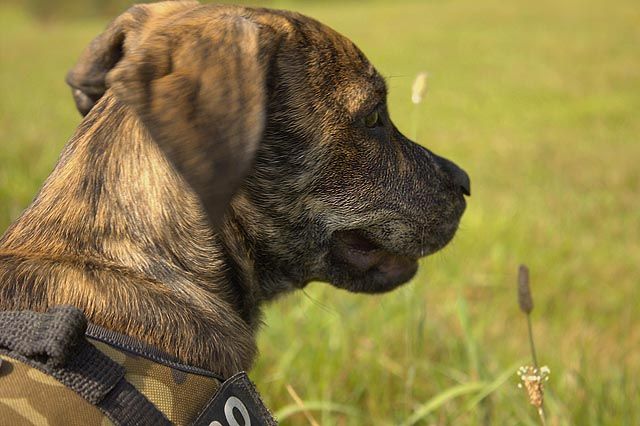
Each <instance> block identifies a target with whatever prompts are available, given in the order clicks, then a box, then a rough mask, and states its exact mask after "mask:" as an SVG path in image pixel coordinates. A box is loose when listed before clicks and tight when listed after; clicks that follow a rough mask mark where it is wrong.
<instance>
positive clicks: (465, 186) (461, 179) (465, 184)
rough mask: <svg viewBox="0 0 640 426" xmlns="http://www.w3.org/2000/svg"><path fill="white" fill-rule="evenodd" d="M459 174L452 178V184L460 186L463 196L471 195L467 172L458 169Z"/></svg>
mask: <svg viewBox="0 0 640 426" xmlns="http://www.w3.org/2000/svg"><path fill="white" fill-rule="evenodd" d="M458 170H459V172H458V173H456V174H455V175H454V177H453V182H454V183H455V184H457V185H458V186H460V188H461V189H462V193H463V194H464V195H467V196H469V195H471V179H470V178H469V175H468V174H467V172H465V171H464V170H462V169H461V168H459V167H458Z"/></svg>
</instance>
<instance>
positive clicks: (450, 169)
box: [433, 154, 471, 196]
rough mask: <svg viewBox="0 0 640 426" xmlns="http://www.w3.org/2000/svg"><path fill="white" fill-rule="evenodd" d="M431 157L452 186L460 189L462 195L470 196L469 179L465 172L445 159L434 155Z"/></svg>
mask: <svg viewBox="0 0 640 426" xmlns="http://www.w3.org/2000/svg"><path fill="white" fill-rule="evenodd" d="M433 155H434V157H435V158H436V161H437V163H438V164H439V165H440V167H441V168H442V170H444V171H445V172H446V173H447V174H448V175H449V177H450V178H451V180H453V183H454V185H456V186H457V187H458V188H460V190H461V191H462V193H463V194H464V195H467V196H469V195H471V179H470V178H469V175H468V174H467V172H465V171H464V170H462V169H461V168H460V167H458V165H457V164H456V163H454V162H453V161H449V160H447V159H446V158H442V157H440V156H438V155H435V154H433Z"/></svg>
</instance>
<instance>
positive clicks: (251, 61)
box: [0, 1, 470, 375]
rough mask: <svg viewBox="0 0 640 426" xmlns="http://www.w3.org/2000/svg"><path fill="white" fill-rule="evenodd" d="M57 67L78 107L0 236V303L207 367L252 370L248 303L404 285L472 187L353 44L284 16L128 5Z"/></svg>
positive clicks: (255, 307)
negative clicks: (31, 194) (32, 194)
mask: <svg viewBox="0 0 640 426" xmlns="http://www.w3.org/2000/svg"><path fill="white" fill-rule="evenodd" d="M67 81H68V82H69V84H70V85H71V86H72V88H73V94H74V98H75V100H76V104H77V106H78V109H79V110H80V111H81V113H83V115H86V117H85V118H84V120H83V122H82V123H81V125H80V126H79V128H78V129H77V131H76V134H75V135H74V136H73V138H72V140H71V141H70V142H69V144H68V145H67V146H66V147H65V150H64V152H63V154H62V155H61V157H60V160H59V162H58V164H57V166H56V168H55V170H54V172H53V173H52V174H51V176H50V177H49V178H48V180H47V182H46V183H45V184H44V186H43V188H42V189H41V191H40V193H39V194H38V196H37V197H36V199H35V200H34V202H33V204H32V205H31V206H30V207H29V208H28V209H27V210H26V211H25V213H24V214H23V215H22V216H21V217H20V218H19V219H18V220H17V221H16V222H15V223H14V224H13V225H12V226H11V227H10V228H9V230H8V231H7V233H6V234H5V235H4V236H3V237H2V239H1V240H0V307H1V308H3V309H8V308H14V309H16V308H19V309H26V308H30V309H36V310H44V309H46V308H47V307H48V306H50V305H54V304H60V303H66V304H73V305H76V306H78V307H80V308H81V309H83V310H84V311H85V313H86V315H87V316H88V317H89V320H90V321H92V322H95V323H97V324H98V325H102V326H104V327H107V328H110V329H113V330H115V331H118V332H120V333H124V334H128V335H131V336H134V337H137V338H139V339H142V340H144V341H146V342H148V343H150V344H153V345H156V346H159V347H160V348H161V349H163V350H165V351H167V352H169V353H171V354H173V355H175V356H177V357H178V358H180V359H182V360H183V361H184V362H187V363H191V364H194V365H198V366H202V367H205V368H209V369H212V370H215V371H218V372H220V373H221V374H223V375H227V374H229V373H233V372H234V371H237V370H239V369H248V368H249V367H250V365H251V361H252V359H253V356H254V354H255V331H256V329H257V327H258V324H259V322H260V321H259V318H260V305H261V303H262V302H264V301H267V300H270V299H272V298H273V297H274V296H276V295H278V294H281V293H284V292H287V291H290V290H294V289H296V288H301V287H303V286H305V285H306V284H307V283H309V282H311V281H315V280H319V281H325V282H329V283H331V284H333V285H335V286H337V287H340V288H344V289H347V290H350V291H356V292H365V293H375V292H384V291H388V290H391V289H393V288H395V287H397V286H398V285H400V284H402V283H404V282H407V281H408V280H409V279H410V278H411V277H412V276H413V275H414V273H415V272H416V268H417V260H418V259H419V258H420V257H422V256H426V255H429V254H431V253H433V252H435V251H437V250H439V249H441V248H442V247H444V246H445V245H446V244H447V243H448V242H449V241H450V240H451V238H452V237H453V235H454V233H455V231H456V229H457V227H458V224H459V221H460V217H461V215H462V213H463V211H464V209H465V198H464V197H465V195H469V193H470V182H469V177H468V176H467V174H466V173H465V172H464V171H463V170H462V169H461V168H459V167H458V166H456V165H455V164H454V163H453V162H451V161H449V160H446V159H444V158H442V157H439V156H438V155H436V154H434V153H432V152H430V151H429V150H428V149H426V148H424V147H422V146H420V145H418V144H416V143H414V142H412V141H410V140H408V139H407V138H406V137H404V136H403V135H402V133H401V132H400V131H399V130H398V129H397V128H396V127H395V126H394V125H393V123H392V121H391V118H390V117H389V114H388V110H387V106H386V94H387V88H386V85H385V82H384V80H383V78H381V76H380V74H379V73H378V72H377V71H376V69H375V68H374V67H373V66H372V65H371V64H370V63H369V61H368V60H367V59H366V57H365V56H364V54H363V53H362V52H361V51H360V50H359V49H358V48H357V47H356V46H355V45H354V44H353V43H352V42H351V41H349V40H348V39H347V38H345V37H343V36H341V35H340V34H338V33H336V32H335V31H333V30H331V29H330V28H328V27H326V26H325V25H323V24H321V23H319V22H317V21H315V20H313V19H310V18H307V17H304V16H302V15H299V14H296V13H292V12H285V11H274V10H268V9H252V8H245V7H236V6H215V5H199V4H198V3H196V2H191V1H177V2H165V3H156V4H149V5H140V6H135V7H133V8H132V9H130V10H129V11H128V12H126V13H125V14H123V15H121V16H120V17H118V18H117V19H116V20H114V21H113V23H111V24H110V25H109V27H108V28H107V30H106V31H105V32H104V33H103V34H101V35H99V36H98V37H97V38H96V39H95V40H94V41H93V42H92V43H91V45H90V46H89V47H88V48H87V50H86V51H85V52H84V53H83V54H82V56H81V58H80V60H79V62H78V64H77V65H76V66H75V67H74V68H73V69H72V70H71V72H70V73H69V75H68V77H67ZM122 306H127V309H126V310H124V309H122ZM211 341H215V342H218V343H219V344H218V345H215V347H212V346H211V345H210V344H209V342H211Z"/></svg>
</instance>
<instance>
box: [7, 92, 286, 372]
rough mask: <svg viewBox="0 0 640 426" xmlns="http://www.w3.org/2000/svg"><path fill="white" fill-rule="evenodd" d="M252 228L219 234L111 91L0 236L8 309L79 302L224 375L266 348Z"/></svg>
mask: <svg viewBox="0 0 640 426" xmlns="http://www.w3.org/2000/svg"><path fill="white" fill-rule="evenodd" d="M252 250H253V248H252V242H251V237H250V236H249V235H247V234H246V232H243V226H242V223H241V222H240V221H239V219H238V218H237V215H235V214H233V212H231V213H230V214H229V218H228V219H227V220H226V222H225V224H224V225H223V227H222V229H221V230H220V232H219V233H217V234H216V233H215V232H214V231H213V229H212V228H211V226H210V225H209V223H208V221H207V218H206V217H205V214H204V212H203V210H202V208H201V206H200V204H199V201H198V199H197V197H196V195H195V194H194V193H193V192H192V191H191V190H190V188H189V187H188V186H187V185H186V183H185V182H184V181H183V180H182V179H181V177H180V176H179V175H178V174H177V173H176V172H175V170H174V169H173V168H172V167H171V165H170V164H169V163H168V162H167V160H166V159H165V157H164V156H163V154H162V153H161V152H160V151H159V149H158V148H157V147H156V145H155V144H154V143H153V141H152V140H151V139H150V137H149V135H148V134H147V132H146V130H145V129H144V128H143V127H142V126H141V125H140V123H139V121H138V119H137V118H136V117H135V116H134V115H133V114H132V113H131V112H130V111H129V110H128V109H127V108H126V107H124V106H123V105H122V104H120V103H119V102H118V101H116V100H115V99H114V98H113V96H111V95H110V94H109V93H107V95H105V96H104V97H103V98H102V99H101V100H100V102H99V103H98V104H97V105H96V106H95V107H94V108H93V110H92V111H91V112H90V113H89V115H87V117H86V118H85V119H84V121H83V122H82V123H81V125H80V126H79V128H78V130H77V131H76V134H75V135H74V137H73V138H72V139H71V141H70V142H69V143H68V144H67V146H66V147H65V149H64V151H63V153H62V154H61V156H60V159H59V161H58V164H57V166H56V168H55V170H54V171H53V172H52V174H51V175H50V177H49V178H48V179H47V181H46V182H45V184H44V186H43V187H42V189H41V191H40V193H39V194H38V196H37V197H36V199H35V200H34V202H33V203H32V205H31V206H29V208H28V209H27V210H26V211H25V212H24V213H23V215H22V216H21V217H20V218H19V219H18V220H17V221H16V222H15V223H14V224H12V225H11V226H10V227H9V229H8V230H7V232H6V233H5V235H4V236H3V237H2V239H0V309H33V310H38V311H42V310H45V309H46V308H47V307H48V306H52V305H58V304H71V305H75V306H77V307H79V308H81V309H83V310H84V312H85V314H86V315H87V317H88V318H89V320H90V321H91V322H93V323H95V324H97V325H100V326H102V327H105V328H108V329H111V330H114V331H117V332H119V333H122V334H126V335H130V336H133V337H136V338H138V339H140V340H142V341H144V342H147V343H149V344H151V345H154V346H157V347H158V348H159V349H162V350H164V351H165V352H168V353H170V354H172V355H174V356H176V357H177V358H178V359H180V360H181V361H183V362H185V363H187V364H191V365H194V366H198V367H202V368H206V369H208V370H211V371H215V372H218V373H219V374H221V375H223V376H229V375H230V374H232V373H234V372H236V371H238V370H247V369H249V368H250V366H251V363H252V361H253V359H254V356H255V353H256V345H255V333H256V331H257V328H258V325H259V322H260V305H261V303H262V302H263V301H264V300H266V299H268V298H270V297H272V296H273V295H272V294H265V293H264V291H262V290H261V286H260V285H258V283H259V277H258V274H257V273H256V270H255V265H254V263H255V262H254V261H253V258H252V255H251V253H252Z"/></svg>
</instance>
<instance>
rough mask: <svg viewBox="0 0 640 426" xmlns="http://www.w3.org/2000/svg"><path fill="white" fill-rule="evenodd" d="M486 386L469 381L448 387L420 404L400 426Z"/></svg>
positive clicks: (412, 423) (413, 422) (415, 421)
mask: <svg viewBox="0 0 640 426" xmlns="http://www.w3.org/2000/svg"><path fill="white" fill-rule="evenodd" d="M486 386H487V383H485V382H470V383H463V384H461V385H457V386H453V387H450V388H449V389H447V390H445V391H444V392H441V393H439V394H437V395H436V396H434V397H433V398H431V399H430V400H429V401H427V402H426V403H424V404H422V405H421V406H420V407H419V408H418V409H417V410H415V411H414V412H413V414H412V415H411V416H410V417H409V418H408V419H407V420H406V421H405V422H404V423H402V426H411V425H414V424H416V423H417V422H419V421H420V420H422V419H423V418H425V417H427V416H428V415H429V414H431V413H433V412H434V411H435V410H437V409H438V408H439V407H440V406H442V405H443V404H445V403H447V402H449V401H451V400H452V399H455V398H457V397H459V396H462V395H466V394H470V393H474V392H478V391H479V390H482V389H484V388H485V387H486Z"/></svg>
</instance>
